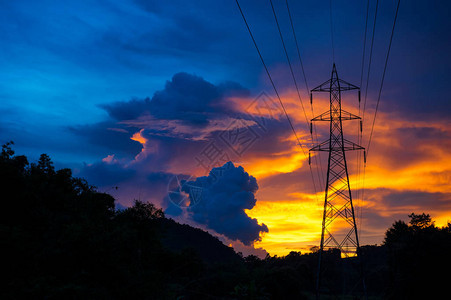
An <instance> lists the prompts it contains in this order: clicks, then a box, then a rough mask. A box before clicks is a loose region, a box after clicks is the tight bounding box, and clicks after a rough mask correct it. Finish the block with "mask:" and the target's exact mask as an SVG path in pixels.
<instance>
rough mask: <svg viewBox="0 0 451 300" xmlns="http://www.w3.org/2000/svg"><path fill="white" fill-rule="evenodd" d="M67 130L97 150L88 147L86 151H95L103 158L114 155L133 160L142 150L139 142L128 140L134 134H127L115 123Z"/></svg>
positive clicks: (108, 122) (125, 130) (88, 125)
mask: <svg viewBox="0 0 451 300" xmlns="http://www.w3.org/2000/svg"><path fill="white" fill-rule="evenodd" d="M68 129H69V131H70V132H72V133H74V134H75V135H77V136H79V137H81V138H83V139H84V140H85V141H86V143H89V144H90V145H94V146H96V147H97V148H98V149H91V148H90V147H86V149H88V150H89V149H90V150H89V151H97V152H99V153H101V155H103V157H104V156H106V155H110V154H115V155H118V156H120V157H128V158H133V157H135V156H136V155H137V154H138V153H139V152H140V151H141V149H142V145H141V144H140V143H139V142H137V141H134V140H131V139H130V137H131V136H132V134H133V133H134V132H129V131H128V130H127V129H125V128H124V127H123V126H122V127H121V126H118V124H116V123H115V122H111V121H105V122H99V123H95V124H87V125H78V126H72V127H69V128H68ZM135 131H137V130H135ZM85 151H86V150H85Z"/></svg>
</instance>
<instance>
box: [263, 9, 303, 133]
mask: <svg viewBox="0 0 451 300" xmlns="http://www.w3.org/2000/svg"><path fill="white" fill-rule="evenodd" d="M269 3H270V4H271V9H272V13H273V15H274V20H275V21H276V25H277V30H278V31H279V36H280V40H281V41H282V46H283V51H284V52H285V56H286V58H287V61H288V66H289V67H290V72H291V77H292V78H293V81H294V86H295V87H296V92H297V94H298V98H299V102H301V107H302V111H303V112H304V116H305V121H306V122H307V128H308V126H309V121H308V117H307V113H306V112H305V109H304V103H303V102H302V99H301V94H300V92H299V87H298V83H297V81H296V76H294V72H293V67H292V65H291V60H290V57H289V55H288V51H287V47H286V46H285V41H284V39H283V35H282V31H281V30H280V25H279V21H278V20H277V15H276V11H275V10H274V5H273V3H272V0H269Z"/></svg>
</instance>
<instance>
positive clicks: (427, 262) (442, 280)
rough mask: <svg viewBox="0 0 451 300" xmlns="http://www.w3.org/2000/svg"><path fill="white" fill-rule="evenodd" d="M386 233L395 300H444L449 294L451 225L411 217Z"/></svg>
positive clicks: (416, 216)
mask: <svg viewBox="0 0 451 300" xmlns="http://www.w3.org/2000/svg"><path fill="white" fill-rule="evenodd" d="M409 217H410V222H409V224H406V223H405V222H403V221H397V222H395V223H394V224H393V226H392V227H391V228H390V229H388V230H387V232H386V233H385V241H384V245H385V247H386V248H387V253H388V267H389V268H388V269H389V276H390V280H389V294H388V296H389V297H390V298H392V299H440V298H441V297H442V296H443V295H445V294H446V293H447V284H448V281H449V280H448V277H447V276H446V274H447V273H448V272H449V270H450V268H451V258H450V253H451V224H450V223H448V226H446V227H443V228H438V227H436V226H435V225H434V222H433V221H432V219H431V217H430V216H429V215H427V214H424V213H423V214H421V215H416V214H414V213H412V214H410V215H409Z"/></svg>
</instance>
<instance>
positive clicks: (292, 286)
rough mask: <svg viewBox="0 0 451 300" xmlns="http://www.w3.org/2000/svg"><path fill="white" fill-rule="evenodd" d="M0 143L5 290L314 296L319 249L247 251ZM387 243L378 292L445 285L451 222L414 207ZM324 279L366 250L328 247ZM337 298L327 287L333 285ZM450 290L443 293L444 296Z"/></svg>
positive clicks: (374, 255)
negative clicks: (347, 253) (280, 253)
mask: <svg viewBox="0 0 451 300" xmlns="http://www.w3.org/2000/svg"><path fill="white" fill-rule="evenodd" d="M11 145H12V143H8V144H6V145H4V146H3V148H2V152H1V154H0V188H1V190H2V198H1V204H2V210H0V216H1V218H0V239H1V245H0V246H1V249H3V250H4V251H3V255H2V257H1V266H2V271H3V275H4V276H3V277H4V278H5V279H4V280H3V281H2V286H1V290H0V297H1V298H2V299H22V298H24V299H123V298H126V299H314V298H315V282H316V270H317V263H318V250H316V251H313V253H310V254H302V255H301V253H300V252H291V253H290V254H289V255H287V256H285V257H277V256H274V257H271V256H267V257H266V258H265V259H260V258H258V257H256V256H252V255H251V256H247V257H245V258H242V256H240V255H238V254H236V253H235V252H234V251H233V249H232V248H230V247H227V246H225V245H223V244H222V243H221V242H220V241H219V240H218V239H217V238H215V237H213V236H211V235H210V234H209V233H207V232H205V231H203V230H200V229H196V228H193V227H190V226H188V225H181V224H178V223H176V222H175V221H173V220H170V219H166V218H165V216H164V213H163V211H162V210H161V209H159V208H156V207H155V206H154V205H153V204H150V203H143V202H140V201H135V203H134V206H133V207H130V208H127V209H125V210H122V211H116V210H115V209H114V199H113V198H112V197H111V196H110V195H108V194H105V193H99V192H97V191H96V189H95V188H94V187H92V186H90V185H89V184H88V183H87V182H86V181H85V180H83V179H80V178H74V177H73V176H72V172H71V170H69V169H62V170H55V168H54V167H53V163H52V161H51V159H50V157H49V156H48V155H45V154H43V155H41V157H40V159H39V161H38V162H37V163H31V164H30V163H29V162H28V160H27V158H26V157H25V156H15V155H14V151H13V150H12V149H11ZM409 217H410V218H411V221H410V223H409V224H406V223H405V222H403V221H397V222H395V223H394V224H393V226H392V227H391V228H389V229H388V230H387V232H386V236H385V241H384V244H383V245H382V246H364V247H362V248H361V251H362V252H361V253H362V258H363V266H364V273H365V279H366V283H367V290H368V296H369V298H370V299H386V298H389V299H435V298H436V296H437V295H443V294H445V293H446V291H445V287H446V282H445V280H446V276H443V274H444V273H446V272H447V271H448V270H449V268H450V267H451V265H450V261H451V260H450V259H449V257H448V255H449V253H450V250H451V238H450V237H451V225H450V224H448V226H447V227H444V228H438V227H436V226H435V225H434V222H433V221H432V220H431V218H430V216H429V215H427V214H421V215H416V214H411V215H409ZM322 255H323V256H322V257H323V262H324V264H327V268H328V269H327V276H324V278H323V280H324V284H325V285H327V286H328V288H330V291H335V292H333V293H332V292H331V293H330V296H331V297H333V296H334V295H335V296H336V295H337V294H338V295H339V294H340V291H341V290H342V288H343V286H344V282H345V281H344V280H343V278H345V277H346V276H350V278H351V277H353V276H354V277H355V276H358V273H356V272H354V273H352V272H349V271H348V272H347V273H346V272H344V271H343V270H345V267H346V265H352V264H355V262H356V261H355V259H348V260H343V259H341V258H340V253H339V251H337V250H334V249H332V250H330V251H325V252H323V254H322ZM325 296H326V298H327V297H328V296H327V295H325ZM438 298H439V297H438Z"/></svg>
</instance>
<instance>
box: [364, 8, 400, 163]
mask: <svg viewBox="0 0 451 300" xmlns="http://www.w3.org/2000/svg"><path fill="white" fill-rule="evenodd" d="M400 2H401V0H398V5H397V6H396V13H395V19H394V21H393V27H392V30H391V36H390V43H389V44H388V50H387V56H386V57H385V65H384V72H383V73H382V81H381V86H380V88H379V95H378V96H377V103H376V110H375V112H374V119H373V125H372V126H371V133H370V137H369V140H368V147H367V148H366V155H367V157H368V152H369V150H370V145H371V138H372V136H373V130H374V123H375V122H376V116H377V110H378V108H379V102H380V100H381V93H382V87H383V86H384V79H385V71H386V70H387V64H388V57H389V56H390V49H391V45H392V41H393V35H394V32H395V26H396V20H397V18H398V11H399V4H400Z"/></svg>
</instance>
